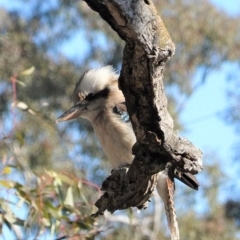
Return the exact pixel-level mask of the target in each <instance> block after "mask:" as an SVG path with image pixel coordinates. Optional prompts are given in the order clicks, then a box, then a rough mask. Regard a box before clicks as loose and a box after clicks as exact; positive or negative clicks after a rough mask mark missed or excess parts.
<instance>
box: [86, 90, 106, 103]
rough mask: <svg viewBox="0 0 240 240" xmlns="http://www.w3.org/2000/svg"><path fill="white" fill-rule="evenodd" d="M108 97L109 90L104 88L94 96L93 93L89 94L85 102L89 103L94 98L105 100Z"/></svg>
mask: <svg viewBox="0 0 240 240" xmlns="http://www.w3.org/2000/svg"><path fill="white" fill-rule="evenodd" d="M108 95H109V89H108V88H105V89H103V90H101V91H100V92H98V93H96V94H94V93H89V94H88V95H87V96H86V98H85V100H88V101H91V100H93V99H96V98H100V97H103V98H107V97H108Z"/></svg>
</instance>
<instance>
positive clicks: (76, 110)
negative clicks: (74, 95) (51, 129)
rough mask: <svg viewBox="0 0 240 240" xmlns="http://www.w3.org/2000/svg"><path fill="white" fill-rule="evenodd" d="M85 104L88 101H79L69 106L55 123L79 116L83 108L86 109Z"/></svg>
mask: <svg viewBox="0 0 240 240" xmlns="http://www.w3.org/2000/svg"><path fill="white" fill-rule="evenodd" d="M87 105H88V103H80V104H78V105H75V106H73V107H71V108H70V109H68V110H67V111H66V112H65V113H63V114H62V115H61V116H60V117H59V118H58V119H57V120H56V123H58V122H64V121H68V120H71V119H74V118H77V117H79V116H80V115H81V114H82V113H83V112H84V111H85V110H87V108H86V107H87Z"/></svg>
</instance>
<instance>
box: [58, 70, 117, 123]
mask: <svg viewBox="0 0 240 240" xmlns="http://www.w3.org/2000/svg"><path fill="white" fill-rule="evenodd" d="M118 77H119V75H118V74H117V73H116V71H115V70H114V69H113V67H112V66H105V67H99V68H93V69H89V70H87V71H86V72H85V73H84V74H83V75H82V76H81V77H80V79H79V81H78V82H77V83H76V86H75V89H74V91H73V95H72V99H73V107H71V108H70V109H69V110H67V111H66V112H65V113H64V114H62V115H61V116H60V117H59V118H58V119H57V121H56V122H62V121H68V120H71V119H74V118H77V117H83V118H87V119H88V120H90V121H92V120H93V119H94V117H96V114H97V113H98V112H99V110H101V109H102V108H104V105H105V104H106V100H107V99H108V97H109V95H110V92H111V91H112V90H113V89H114V88H116V87H117V81H118ZM118 91H119V90H118Z"/></svg>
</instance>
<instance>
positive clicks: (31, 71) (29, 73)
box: [20, 66, 35, 76]
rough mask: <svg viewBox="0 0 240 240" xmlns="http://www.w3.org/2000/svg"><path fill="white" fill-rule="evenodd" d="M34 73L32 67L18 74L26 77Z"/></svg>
mask: <svg viewBox="0 0 240 240" xmlns="http://www.w3.org/2000/svg"><path fill="white" fill-rule="evenodd" d="M34 71H35V67H34V66H32V67H30V68H29V69H26V70H24V71H22V72H21V73H20V74H21V75H25V76H27V75H31V74H32V73H33V72H34Z"/></svg>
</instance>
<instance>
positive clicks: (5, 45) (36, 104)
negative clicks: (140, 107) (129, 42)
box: [0, 0, 240, 239]
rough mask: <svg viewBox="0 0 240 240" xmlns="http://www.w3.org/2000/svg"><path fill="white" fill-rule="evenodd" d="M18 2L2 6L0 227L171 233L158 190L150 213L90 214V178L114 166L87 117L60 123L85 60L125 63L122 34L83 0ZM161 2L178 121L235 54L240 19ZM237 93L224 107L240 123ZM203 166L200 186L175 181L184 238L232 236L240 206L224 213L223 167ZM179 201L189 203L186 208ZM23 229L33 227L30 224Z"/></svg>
mask: <svg viewBox="0 0 240 240" xmlns="http://www.w3.org/2000/svg"><path fill="white" fill-rule="evenodd" d="M12 3H13V5H12V8H11V10H6V9H4V8H0V31H1V35H0V51H1V55H0V72H1V76H0V102H1V104H0V115H1V118H0V124H1V125H0V126H1V127H0V136H1V140H0V141H1V142H0V156H1V160H2V163H1V178H0V184H1V187H2V188H3V189H4V190H3V191H2V195H1V199H0V205H1V210H0V212H1V227H2V229H3V228H4V227H6V226H7V227H8V228H11V229H12V231H13V232H14V233H15V234H16V235H17V236H19V235H18V234H20V239H21V238H22V239H26V237H27V236H40V235H42V234H47V235H48V236H50V235H51V234H52V236H54V237H60V236H62V237H63V236H65V235H67V236H72V237H76V238H77V236H78V237H79V238H81V237H82V238H83V237H84V236H85V237H86V238H87V237H90V236H91V237H92V238H93V237H94V236H95V235H97V236H96V237H95V238H96V239H123V238H124V237H125V238H126V239H156V238H157V237H159V238H161V239H167V235H166V223H165V222H164V220H163V219H164V215H163V214H162V212H163V210H162V208H161V207H160V206H161V205H159V200H156V199H155V198H154V199H155V201H154V203H155V204H152V205H151V206H150V208H149V209H148V210H147V211H145V212H141V213H137V212H135V210H129V211H126V212H124V214H123V213H122V212H121V213H116V214H114V215H113V216H111V217H110V216H109V215H106V216H105V218H104V220H103V219H101V218H100V219H97V220H93V219H91V218H90V217H89V216H90V214H91V213H92V208H93V207H92V206H93V204H94V202H95V201H96V199H97V196H96V195H97V194H99V191H98V189H96V188H93V187H92V186H91V185H89V184H90V183H92V184H96V185H100V184H101V181H102V180H103V178H104V177H106V175H107V174H108V172H109V170H110V167H109V166H108V165H107V164H106V161H104V159H105V157H104V155H103V153H102V151H101V149H100V146H99V144H98V143H97V141H96V138H95V135H94V133H93V131H92V128H91V127H90V125H89V123H87V122H86V121H83V120H79V121H74V122H69V123H66V124H61V125H58V126H56V124H55V123H54V121H55V119H56V118H57V117H58V116H59V115H60V114H61V113H62V112H63V111H64V110H66V109H68V108H69V106H70V105H71V99H70V96H71V93H72V90H73V88H74V85H75V82H76V81H77V80H78V77H79V76H80V74H81V73H82V71H83V69H86V68H88V67H91V66H97V65H104V64H113V65H114V66H115V67H116V68H118V69H119V68H120V64H121V57H122V49H123V46H124V45H123V42H122V40H120V39H119V37H118V36H117V35H116V33H115V32H113V31H112V29H110V27H109V26H108V25H107V24H106V23H105V22H104V21H103V20H101V19H100V17H99V15H97V14H96V13H94V12H92V11H91V10H90V9H89V8H88V7H87V5H86V4H85V3H84V2H82V1H64V0H61V1H60V0H53V1H50V2H49V1H48V2H46V1H30V0H27V1H26V0H25V1H21V0H15V1H12ZM155 4H156V5H157V7H158V9H159V11H160V14H161V16H162V17H163V19H164V22H165V24H166V26H167V28H168V31H169V32H170V34H171V37H172V38H173V40H174V42H175V43H176V49H177V51H176V54H175V56H174V58H173V59H172V60H171V61H170V62H169V63H168V64H167V66H166V72H165V88H166V91H167V93H168V97H169V98H168V99H169V109H170V112H171V113H172V115H173V116H174V118H175V125H176V128H178V129H180V128H181V127H184V126H181V124H180V123H179V121H178V117H179V113H180V111H181V108H182V107H183V106H184V103H185V101H187V96H188V95H190V94H191V93H192V92H193V91H194V90H196V88H197V87H198V86H199V85H201V84H203V83H204V81H205V79H206V78H205V77H206V74H207V73H208V72H209V71H211V70H213V69H216V68H218V67H220V66H221V65H222V64H223V63H224V62H226V61H228V62H231V61H232V62H233V61H239V56H240V53H239V51H240V50H239V49H240V47H239V43H240V41H239V40H240V39H239V38H240V36H239V31H238V29H239V26H240V21H239V18H238V17H233V16H228V15H227V14H226V13H224V12H220V11H219V10H217V9H216V7H215V6H213V5H212V4H211V3H210V2H209V1H207V0H204V1H202V2H201V4H196V3H193V2H192V1H184V0H177V1H168V0H165V1H155ZM26 6H27V7H26ZM212 19H214V21H213V20H212ZM76 36H78V37H79V36H80V40H79V43H78V44H76V43H74V53H73V54H71V56H69V55H67V52H66V51H63V49H64V48H65V46H66V45H70V44H71V42H72V41H71V39H72V37H76ZM229 46H231V47H229ZM196 75H197V76H199V75H200V78H196ZM196 79H197V80H196ZM234 92H235V93H236V91H234ZM237 95H239V94H236V96H237ZM231 96H233V95H231ZM238 97H239V96H238ZM238 97H236V98H235V100H234V105H233V107H234V108H233V109H234V111H230V114H228V116H232V117H233V118H234V119H235V120H236V122H238V120H239V117H238V111H237V110H236V109H238V102H239V101H238V99H239V98H238ZM181 99H182V101H181ZM233 118H232V119H233ZM209 159H211V158H208V160H207V161H210V160H209ZM207 169H208V170H207V171H206V176H204V178H203V179H210V180H209V184H210V186H208V188H207V187H206V188H204V186H202V188H201V189H202V190H200V193H198V194H194V193H193V192H192V191H191V192H189V191H187V190H184V189H183V188H181V186H178V190H177V196H178V194H180V195H181V194H182V195H183V197H181V198H179V202H178V200H177V199H178V197H176V200H177V211H178V212H179V213H178V215H179V222H180V231H181V234H182V236H183V239H214V236H216V237H215V239H219V236H221V239H234V237H235V236H236V232H237V230H236V229H235V227H234V224H232V223H233V221H234V220H236V221H235V222H234V223H237V221H239V219H236V218H235V216H236V214H235V210H234V211H227V213H226V214H225V213H224V208H223V205H222V204H220V203H219V201H218V199H217V196H218V191H217V190H218V189H219V188H220V187H221V185H222V183H221V182H220V183H219V182H218V181H217V177H221V178H222V176H223V175H222V173H221V172H219V169H220V168H219V165H218V164H215V165H213V166H209V168H207ZM215 174H216V175H215ZM210 176H214V178H210ZM215 177H216V178H215ZM84 179H88V181H87V184H85V180H84ZM214 181H216V183H215V182H214ZM202 182H204V181H202ZM213 183H214V184H215V185H214V186H215V187H214V188H212V191H210V190H211V187H212V185H213ZM206 189H208V190H206ZM209 189H210V190H209ZM201 193H202V194H203V196H204V198H203V196H201ZM199 194H200V196H199ZM210 200H211V204H210ZM234 201H235V202H234V203H235V205H233V204H232V205H231V204H230V203H231V202H229V203H226V209H231V210H232V209H233V206H238V203H239V201H237V200H236V199H234ZM206 202H207V203H206ZM182 203H187V204H186V206H185V207H183V205H184V204H182ZM208 204H209V205H208ZM206 205H207V206H211V209H213V210H214V211H206V212H203V213H202V212H201V214H199V212H198V211H197V210H196V209H198V208H200V209H201V210H203V209H204V207H206ZM178 206H179V208H178ZM199 206H200V207H199ZM214 206H215V207H214ZM229 206H230V207H229ZM181 207H182V210H181ZM189 208H191V211H190V210H189ZM20 209H21V210H20ZM234 209H237V208H234ZM18 212H20V213H22V214H19V215H18ZM231 213H232V214H231ZM20 215H21V216H20ZM139 218H142V220H141V221H139ZM229 219H230V220H229ZM159 223H161V224H159ZM112 226H113V227H112ZM19 229H20V230H19ZM23 229H28V230H27V231H26V233H24V232H25V231H24V230H23ZM189 229H191V230H189ZM21 234H22V236H21ZM24 234H26V235H24ZM75 234H76V236H75Z"/></svg>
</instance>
